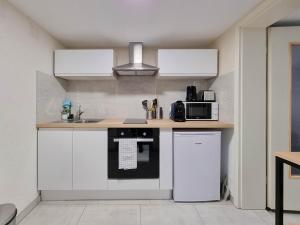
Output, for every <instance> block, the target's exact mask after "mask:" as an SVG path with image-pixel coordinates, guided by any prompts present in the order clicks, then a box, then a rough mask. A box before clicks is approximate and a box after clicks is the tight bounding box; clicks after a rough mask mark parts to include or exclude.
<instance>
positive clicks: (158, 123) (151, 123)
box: [36, 119, 234, 129]
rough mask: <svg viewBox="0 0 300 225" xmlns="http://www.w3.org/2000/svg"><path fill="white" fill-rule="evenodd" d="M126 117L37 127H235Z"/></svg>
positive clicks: (198, 122)
mask: <svg viewBox="0 0 300 225" xmlns="http://www.w3.org/2000/svg"><path fill="white" fill-rule="evenodd" d="M123 121H124V119H104V120H102V121H100V122H98V123H67V122H47V123H38V124H37V125H36V127H37V128H128V127H129V128H130V127H132V128H216V129H217V128H220V129H221V128H233V127H234V125H233V124H232V123H225V122H221V121H187V122H174V121H172V120H169V119H163V120H148V124H123Z"/></svg>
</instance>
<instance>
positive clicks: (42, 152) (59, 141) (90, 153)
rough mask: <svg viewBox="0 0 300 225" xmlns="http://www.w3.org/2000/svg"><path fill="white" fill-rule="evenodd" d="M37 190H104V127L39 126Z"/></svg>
mask: <svg viewBox="0 0 300 225" xmlns="http://www.w3.org/2000/svg"><path fill="white" fill-rule="evenodd" d="M38 189H39V190H106V189H107V130H106V129H100V130H99V129H97V130H72V129H40V130H39V131H38Z"/></svg>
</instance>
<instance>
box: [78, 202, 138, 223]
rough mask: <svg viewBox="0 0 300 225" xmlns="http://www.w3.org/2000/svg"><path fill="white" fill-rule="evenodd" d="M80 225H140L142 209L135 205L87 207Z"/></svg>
mask: <svg viewBox="0 0 300 225" xmlns="http://www.w3.org/2000/svg"><path fill="white" fill-rule="evenodd" d="M78 225H140V207H139V206H135V205H99V206H87V207H86V208H85V210H84V212H83V214H82V216H81V218H80V220H79V223H78Z"/></svg>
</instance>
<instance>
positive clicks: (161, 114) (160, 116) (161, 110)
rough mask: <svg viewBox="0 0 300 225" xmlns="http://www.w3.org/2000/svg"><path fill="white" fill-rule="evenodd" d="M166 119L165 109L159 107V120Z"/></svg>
mask: <svg viewBox="0 0 300 225" xmlns="http://www.w3.org/2000/svg"><path fill="white" fill-rule="evenodd" d="M163 118H164V112H163V108H162V107H159V119H160V120H162V119H163Z"/></svg>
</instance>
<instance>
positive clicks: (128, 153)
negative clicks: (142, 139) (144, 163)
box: [119, 138, 137, 170]
mask: <svg viewBox="0 0 300 225" xmlns="http://www.w3.org/2000/svg"><path fill="white" fill-rule="evenodd" d="M136 168H137V140H136V139H132V138H123V139H121V138H120V139H119V169H124V170H130V169H136Z"/></svg>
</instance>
